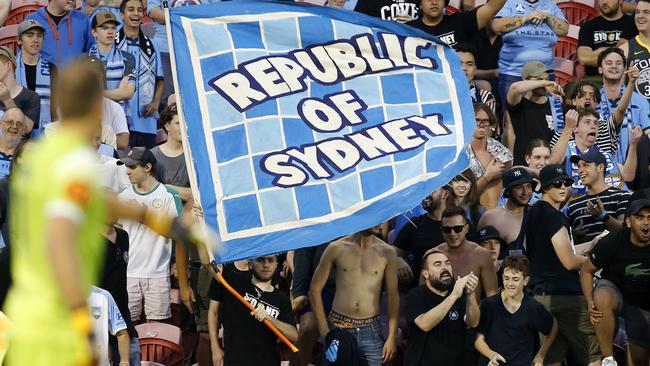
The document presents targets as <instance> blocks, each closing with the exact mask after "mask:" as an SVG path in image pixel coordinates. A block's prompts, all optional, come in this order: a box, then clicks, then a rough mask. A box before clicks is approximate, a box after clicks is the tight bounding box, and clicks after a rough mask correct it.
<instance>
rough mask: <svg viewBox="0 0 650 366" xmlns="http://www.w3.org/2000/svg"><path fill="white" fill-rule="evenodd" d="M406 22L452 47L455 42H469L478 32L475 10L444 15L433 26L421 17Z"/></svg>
mask: <svg viewBox="0 0 650 366" xmlns="http://www.w3.org/2000/svg"><path fill="white" fill-rule="evenodd" d="M406 24H408V25H410V26H413V27H415V28H419V29H422V30H423V31H425V32H427V33H429V34H432V35H434V36H436V37H438V38H440V40H441V41H443V42H445V43H446V44H448V45H449V46H452V47H453V46H455V45H456V44H457V43H469V41H470V40H471V39H472V37H473V36H474V34H476V32H478V21H477V20H476V10H472V11H466V12H462V13H455V14H451V15H444V16H443V17H442V21H440V23H438V24H437V25H434V26H430V25H426V24H424V23H423V22H422V19H416V20H411V21H410V22H408V23H406Z"/></svg>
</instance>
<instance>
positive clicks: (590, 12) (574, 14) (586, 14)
mask: <svg viewBox="0 0 650 366" xmlns="http://www.w3.org/2000/svg"><path fill="white" fill-rule="evenodd" d="M557 6H558V7H559V8H560V10H562V13H564V16H565V17H566V20H567V21H568V22H569V24H573V25H583V24H585V23H586V22H588V21H590V20H592V19H594V18H595V17H597V16H598V11H597V10H596V9H594V8H593V7H591V6H589V5H586V4H583V3H577V2H573V1H568V2H560V3H557Z"/></svg>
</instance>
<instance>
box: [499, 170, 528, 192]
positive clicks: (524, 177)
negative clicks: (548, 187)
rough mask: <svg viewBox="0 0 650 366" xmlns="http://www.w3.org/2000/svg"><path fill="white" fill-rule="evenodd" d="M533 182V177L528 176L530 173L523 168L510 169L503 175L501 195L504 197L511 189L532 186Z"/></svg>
mask: <svg viewBox="0 0 650 366" xmlns="http://www.w3.org/2000/svg"><path fill="white" fill-rule="evenodd" d="M534 182H535V180H533V177H531V176H530V173H528V170H526V169H525V168H522V167H516V168H512V169H510V170H508V171H507V172H506V174H504V175H503V193H504V195H505V193H506V192H507V191H508V189H510V188H511V187H514V186H518V185H520V184H526V183H530V184H533V183H534Z"/></svg>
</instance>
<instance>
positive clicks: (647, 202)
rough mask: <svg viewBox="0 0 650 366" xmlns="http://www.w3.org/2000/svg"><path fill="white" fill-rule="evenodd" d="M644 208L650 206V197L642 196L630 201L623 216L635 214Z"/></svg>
mask: <svg viewBox="0 0 650 366" xmlns="http://www.w3.org/2000/svg"><path fill="white" fill-rule="evenodd" d="M644 208H650V199H647V198H642V199H639V200H636V201H632V202H631V203H630V205H629V206H628V207H627V211H625V217H629V216H632V215H636V214H638V213H639V211H641V210H643V209H644Z"/></svg>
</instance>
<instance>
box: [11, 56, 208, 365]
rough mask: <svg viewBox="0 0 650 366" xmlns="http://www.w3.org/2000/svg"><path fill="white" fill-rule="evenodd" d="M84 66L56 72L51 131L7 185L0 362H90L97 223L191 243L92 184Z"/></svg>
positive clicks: (92, 120)
mask: <svg viewBox="0 0 650 366" xmlns="http://www.w3.org/2000/svg"><path fill="white" fill-rule="evenodd" d="M90 62H91V61H89V59H87V58H84V59H80V60H77V61H75V62H73V63H72V64H71V66H69V67H68V68H67V69H66V70H64V71H63V72H62V74H61V75H60V77H59V80H61V81H62V82H61V83H60V84H59V85H58V98H57V101H58V106H59V110H60V116H61V126H60V129H58V130H57V131H56V132H55V133H53V134H52V135H51V136H48V137H47V138H46V139H43V140H41V141H38V142H36V143H33V144H31V145H29V146H28V147H26V148H25V151H24V153H23V155H22V159H21V160H20V162H19V163H18V165H17V169H16V171H15V173H14V177H13V179H12V182H11V184H12V186H11V189H12V195H13V197H12V203H13V205H12V207H11V216H10V217H11V225H12V231H13V237H14V238H15V239H14V240H15V244H14V245H13V247H12V253H11V255H12V271H13V276H14V284H13V287H12V288H11V290H10V293H9V296H8V299H7V304H6V310H7V316H8V317H9V319H10V321H11V328H10V340H9V342H10V344H9V351H8V354H7V362H8V363H7V364H8V365H31V366H40V365H48V366H50V365H57V366H86V365H93V364H94V363H95V360H94V359H93V354H92V348H91V344H90V342H89V340H90V335H91V329H92V326H91V320H90V315H89V312H88V309H87V307H86V298H87V297H88V293H89V290H90V285H91V284H94V283H97V279H98V275H99V272H100V270H101V263H102V260H103V259H102V255H103V253H104V250H105V247H104V241H103V240H104V239H103V238H102V236H101V232H102V230H103V227H104V224H105V223H106V222H109V220H110V219H111V218H112V219H116V218H125V219H131V220H135V221H141V222H144V223H145V224H146V225H147V226H149V227H150V228H151V229H152V230H154V231H156V232H157V233H158V234H160V235H164V236H167V237H172V238H174V239H177V240H179V241H182V242H186V243H187V242H193V241H196V239H195V238H194V236H192V235H191V233H192V232H191V231H190V230H189V229H188V227H187V226H186V225H184V224H182V223H181V220H180V219H172V218H169V217H164V216H156V214H154V213H152V212H148V211H147V209H146V208H145V207H143V206H141V205H137V204H133V203H121V202H118V201H117V200H116V198H115V196H114V195H111V194H110V193H109V192H108V191H107V190H106V189H104V188H102V187H101V184H100V182H99V177H100V176H101V175H100V174H99V172H98V171H97V169H98V166H97V164H96V160H97V158H96V152H94V151H93V150H92V148H91V144H92V140H93V137H94V136H97V135H98V134H99V131H101V116H102V103H103V101H102V95H103V92H104V88H103V85H101V84H100V83H99V82H98V77H97V76H96V75H95V73H96V71H95V70H96V68H94V67H93V66H92V64H91V63H90Z"/></svg>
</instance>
